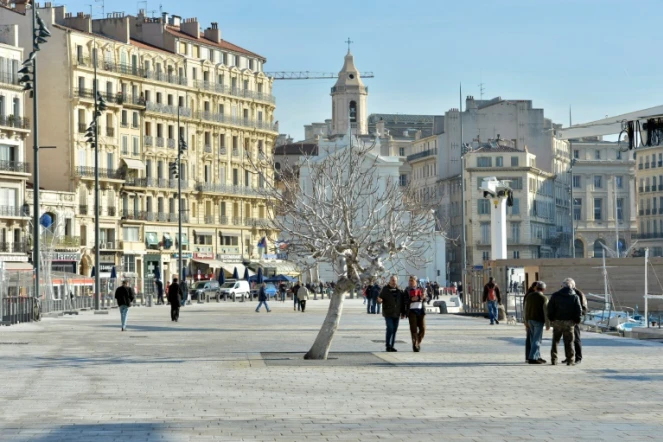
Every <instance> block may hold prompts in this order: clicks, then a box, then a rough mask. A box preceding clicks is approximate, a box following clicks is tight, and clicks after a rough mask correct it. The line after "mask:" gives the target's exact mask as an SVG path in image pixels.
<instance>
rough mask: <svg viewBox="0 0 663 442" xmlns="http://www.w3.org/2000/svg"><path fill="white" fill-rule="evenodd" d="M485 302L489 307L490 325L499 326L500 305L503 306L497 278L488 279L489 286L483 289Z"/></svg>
mask: <svg viewBox="0 0 663 442" xmlns="http://www.w3.org/2000/svg"><path fill="white" fill-rule="evenodd" d="M483 302H485V303H486V304H487V305H488V317H489V318H490V325H493V324H499V323H500V321H499V307H498V306H499V305H500V304H502V296H501V295H500V288H499V287H498V285H497V284H495V278H493V277H492V276H491V277H490V278H489V279H488V284H486V285H485V286H484V287H483Z"/></svg>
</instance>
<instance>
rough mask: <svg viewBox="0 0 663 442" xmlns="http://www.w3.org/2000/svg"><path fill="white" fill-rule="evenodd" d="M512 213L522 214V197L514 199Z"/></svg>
mask: <svg viewBox="0 0 663 442" xmlns="http://www.w3.org/2000/svg"><path fill="white" fill-rule="evenodd" d="M511 215H520V198H514V199H513V206H512V207H511Z"/></svg>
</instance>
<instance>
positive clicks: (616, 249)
mask: <svg viewBox="0 0 663 442" xmlns="http://www.w3.org/2000/svg"><path fill="white" fill-rule="evenodd" d="M614 194H615V195H614V200H615V251H616V252H617V258H621V257H622V256H621V253H619V211H618V210H617V177H616V176H615V190H614Z"/></svg>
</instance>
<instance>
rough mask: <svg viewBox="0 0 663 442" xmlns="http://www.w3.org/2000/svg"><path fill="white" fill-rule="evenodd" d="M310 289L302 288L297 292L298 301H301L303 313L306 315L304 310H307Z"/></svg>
mask: <svg viewBox="0 0 663 442" xmlns="http://www.w3.org/2000/svg"><path fill="white" fill-rule="evenodd" d="M308 294H309V291H308V288H307V287H306V286H304V285H303V286H301V287H300V288H299V289H298V290H297V299H299V305H300V306H301V311H302V313H304V310H306V301H307V300H308Z"/></svg>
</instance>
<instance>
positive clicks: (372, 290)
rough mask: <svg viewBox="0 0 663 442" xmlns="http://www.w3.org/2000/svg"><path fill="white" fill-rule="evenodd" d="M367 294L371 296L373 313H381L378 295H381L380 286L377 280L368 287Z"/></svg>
mask: <svg viewBox="0 0 663 442" xmlns="http://www.w3.org/2000/svg"><path fill="white" fill-rule="evenodd" d="M366 294H367V295H368V296H370V303H371V313H372V314H378V315H379V314H380V307H381V306H380V304H378V297H379V296H380V286H379V285H378V282H377V280H373V284H372V285H369V286H368V287H367V288H366Z"/></svg>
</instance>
